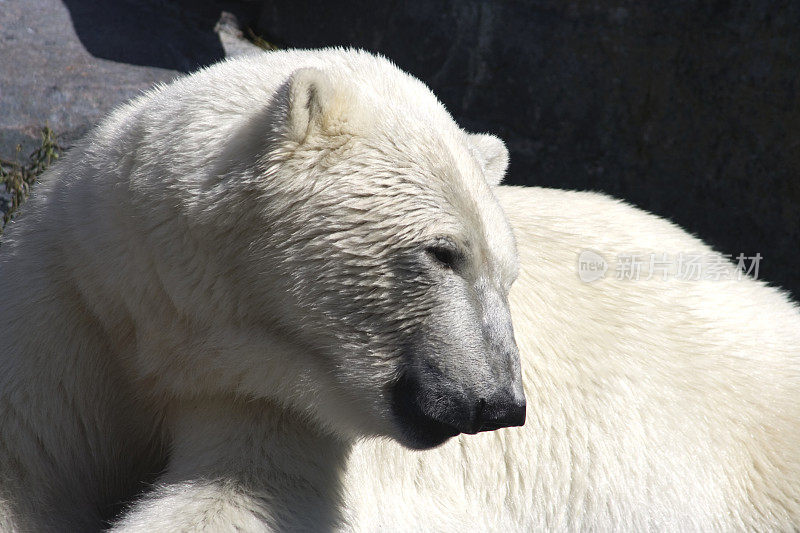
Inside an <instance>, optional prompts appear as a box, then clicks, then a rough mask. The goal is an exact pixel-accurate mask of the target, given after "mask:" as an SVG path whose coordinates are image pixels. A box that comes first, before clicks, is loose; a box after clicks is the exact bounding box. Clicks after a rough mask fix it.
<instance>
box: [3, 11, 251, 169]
mask: <svg viewBox="0 0 800 533" xmlns="http://www.w3.org/2000/svg"><path fill="white" fill-rule="evenodd" d="M228 4H231V6H229V5H228ZM248 5H249V4H242V3H241V2H233V3H230V2H229V3H217V2H213V1H208V0H198V1H196V2H188V1H185V0H184V1H158V0H141V1H134V0H115V1H114V2H95V1H92V0H65V1H63V2H62V1H59V0H0V54H2V57H3V58H4V60H3V61H0V156H4V157H7V158H8V157H13V156H14V153H15V151H16V150H15V146H16V145H17V144H22V150H21V155H22V157H23V158H26V157H27V155H28V154H29V153H30V152H31V151H32V150H33V149H34V147H35V146H36V144H37V142H38V140H39V132H40V130H41V128H42V126H45V125H49V126H50V127H51V128H52V129H53V130H54V131H55V132H57V133H58V134H59V141H60V143H61V144H62V145H64V146H65V147H69V146H70V145H71V144H72V143H74V142H75V140H77V139H78V138H80V137H81V136H83V134H84V133H85V132H86V131H87V130H88V129H89V128H91V127H92V125H94V124H95V123H96V122H97V121H98V120H99V119H101V118H102V117H103V116H104V115H105V114H106V113H108V112H109V111H110V110H111V109H112V108H113V107H114V106H116V105H118V104H120V103H123V102H125V101H126V100H128V99H130V98H131V97H133V96H136V95H137V94H139V93H140V92H142V91H143V90H146V89H148V88H150V87H152V86H153V85H154V84H155V83H158V82H167V81H169V80H171V79H173V78H174V77H175V76H177V75H179V74H180V73H182V72H188V71H191V70H194V69H196V68H198V67H201V66H204V65H208V64H211V63H213V62H215V61H218V60H220V59H222V58H224V57H226V55H231V54H238V53H243V52H245V51H254V50H258V49H257V48H256V47H255V46H253V45H251V44H249V43H247V42H245V41H244V40H243V39H241V32H239V34H238V36H237V34H236V31H235V30H233V29H232V28H231V25H232V24H235V20H236V18H235V17H236V16H235V15H234V14H233V13H243V12H245V11H246V10H245V8H246V7H247V6H248ZM243 6H244V7H243ZM223 9H226V10H228V11H229V13H230V14H229V15H228V21H227V22H226V24H225V25H224V26H222V27H221V28H220V29H221V30H222V32H221V33H222V35H223V36H222V37H221V36H220V34H218V33H215V31H214V29H215V25H216V24H217V22H218V20H219V18H220V14H221V12H222V10H223ZM250 9H253V7H250Z"/></svg>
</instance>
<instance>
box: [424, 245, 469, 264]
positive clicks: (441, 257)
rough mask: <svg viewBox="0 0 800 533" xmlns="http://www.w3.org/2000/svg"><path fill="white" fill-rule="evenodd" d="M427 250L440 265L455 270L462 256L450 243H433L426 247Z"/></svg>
mask: <svg viewBox="0 0 800 533" xmlns="http://www.w3.org/2000/svg"><path fill="white" fill-rule="evenodd" d="M425 252H427V254H428V255H429V256H431V257H432V258H433V259H434V260H435V261H436V262H437V263H438V264H439V265H440V266H442V267H444V268H447V269H450V270H455V269H456V268H457V267H458V264H459V263H460V262H461V258H462V255H461V254H460V253H459V252H458V250H456V248H455V247H454V246H452V245H451V244H449V243H436V244H432V245H430V246H428V247H427V248H425Z"/></svg>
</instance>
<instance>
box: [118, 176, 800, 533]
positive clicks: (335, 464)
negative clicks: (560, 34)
mask: <svg viewBox="0 0 800 533" xmlns="http://www.w3.org/2000/svg"><path fill="white" fill-rule="evenodd" d="M490 178H491V179H492V180H496V179H498V177H496V176H492V177H490ZM494 192H495V194H496V195H497V197H498V198H499V200H500V203H501V205H502V206H503V208H504V210H505V212H506V214H507V216H508V219H509V221H510V222H511V224H512V226H513V228H514V232H515V235H516V241H517V249H518V252H519V262H520V272H519V278H518V279H517V281H516V282H515V283H514V285H513V287H512V289H511V292H510V298H509V299H510V305H511V312H512V319H513V323H514V326H515V332H516V339H517V342H518V344H519V348H520V352H521V354H522V369H523V382H524V387H525V394H526V397H527V400H528V417H527V421H526V423H525V425H524V427H522V428H511V429H503V430H499V431H495V432H490V433H482V434H480V435H460V436H457V437H454V438H452V439H450V440H449V441H447V442H446V443H445V444H443V445H442V446H440V447H437V448H435V449H432V450H426V451H414V450H409V449H407V448H405V447H403V446H401V445H400V444H398V443H397V442H395V441H392V440H389V439H365V440H361V441H359V442H357V443H356V444H355V445H354V446H352V448H351V449H350V450H349V453H348V454H347V456H346V457H345V456H343V455H334V454H331V453H330V450H328V449H325V450H321V449H318V450H316V451H317V453H312V452H313V450H314V447H313V446H312V445H310V444H309V443H308V442H307V441H303V442H302V443H301V444H296V443H297V442H299V441H297V440H295V439H294V438H291V441H292V443H293V446H295V447H294V448H292V449H280V447H279V446H277V445H276V440H275V439H276V437H275V434H276V433H275V430H274V425H272V424H270V423H267V424H265V423H264V422H263V421H262V420H261V419H260V418H259V417H258V416H257V415H255V414H253V413H252V412H251V411H250V410H249V409H240V410H239V411H237V412H232V411H231V410H230V409H229V408H225V409H221V410H215V411H208V410H206V406H203V411H202V412H201V411H199V410H198V413H197V416H198V418H202V420H203V422H202V423H201V422H199V421H198V422H197V428H198V429H196V430H195V431H197V432H198V434H197V436H196V439H197V440H198V441H200V440H201V439H206V440H205V441H204V442H203V445H202V446H198V447H197V449H196V450H195V452H194V455H192V454H188V453H187V454H186V455H187V456H189V457H197V456H199V457H202V460H201V461H200V463H202V465H203V466H202V472H203V473H202V474H201V475H197V474H195V475H194V476H192V475H190V474H189V472H192V471H193V470H194V469H196V468H197V464H198V461H197V460H196V459H190V460H187V461H188V463H187V464H186V465H182V466H180V467H179V470H181V472H183V473H182V474H180V475H173V476H172V477H170V478H168V479H164V480H162V481H163V482H162V484H161V485H160V487H159V488H157V489H156V490H155V491H154V492H153V493H152V494H150V495H149V496H148V497H146V498H144V499H143V500H141V501H140V502H139V503H138V504H137V505H135V506H134V507H133V508H132V509H131V510H130V512H129V514H127V515H126V516H125V517H124V518H123V519H122V520H121V521H120V522H119V523H118V524H117V527H118V530H119V531H135V532H138V531H141V532H144V531H148V530H151V529H153V528H155V529H161V530H166V529H183V530H193V529H194V530H214V529H215V528H220V527H229V528H231V529H234V527H238V528H239V529H241V530H247V531H269V530H270V526H269V523H268V522H267V521H264V520H263V519H261V518H260V513H261V512H263V511H262V509H264V508H265V507H266V508H269V500H267V499H266V498H265V496H264V495H265V494H267V493H268V492H269V487H271V486H272V485H273V483H275V479H274V473H273V468H274V464H275V463H276V462H282V464H283V466H284V468H286V469H287V472H290V473H291V475H294V476H299V477H301V478H302V479H304V480H308V479H314V480H315V481H314V483H316V486H317V487H318V489H317V490H318V491H319V492H323V491H326V494H327V497H328V498H330V499H331V500H333V501H336V502H337V506H338V509H340V513H339V516H338V522H337V524H338V529H339V530H341V531H460V530H464V529H467V528H469V530H470V531H539V530H553V531H577V530H594V531H640V530H657V531H663V530H669V531H675V530H677V531H709V530H717V531H739V530H754V531H776V530H782V531H791V530H795V529H797V527H798V525H799V524H800V446H798V444H797V442H798V438H800V402H798V401H797V399H798V397H800V312H798V308H797V306H796V305H795V304H793V303H792V302H790V301H789V300H788V299H787V297H786V296H785V295H784V294H783V293H782V292H780V291H779V290H776V289H774V288H771V287H769V286H766V285H765V284H763V283H761V282H759V281H756V280H753V279H751V278H749V277H743V276H741V275H740V273H739V272H738V271H737V269H736V267H735V266H734V265H733V264H731V262H730V261H729V260H728V259H727V258H725V257H723V256H720V255H719V254H716V253H715V252H713V250H711V249H710V248H709V247H708V246H706V245H705V244H704V243H702V242H701V241H699V240H698V239H696V238H694V237H692V236H690V235H689V234H687V233H686V232H685V231H683V230H681V229H680V228H678V227H677V226H675V225H673V224H672V223H670V222H668V221H666V220H664V219H661V218H659V217H656V216H654V215H651V214H649V213H646V212H644V211H642V210H639V209H636V208H634V207H631V206H629V205H626V204H625V203H623V202H620V201H618V200H615V199H612V198H609V197H606V196H604V195H601V194H597V193H585V192H571V191H559V190H548V189H540V188H518V187H506V186H499V187H496V188H495V190H494ZM586 251H591V252H592V253H593V254H595V256H598V257H602V258H605V260H606V261H607V262H608V265H607V266H608V267H609V269H611V268H612V267H613V266H614V265H613V264H612V260H613V258H614V257H616V256H618V255H619V256H621V257H624V256H625V255H626V254H638V255H640V256H641V257H648V255H649V254H650V253H655V254H657V256H658V257H663V256H664V255H663V254H666V257H669V258H672V259H675V258H676V257H680V254H685V255H686V257H689V256H697V255H700V256H702V257H703V258H704V259H703V261H704V264H706V265H716V266H717V268H718V270H716V271H715V273H714V275H709V276H708V278H707V279H703V275H702V272H698V274H700V275H701V276H700V279H691V278H690V279H680V278H679V277H677V272H676V271H675V270H671V271H669V272H666V271H665V272H656V273H655V275H651V274H650V273H648V272H642V273H641V276H640V277H638V279H637V278H636V277H635V276H622V275H617V274H615V273H614V272H613V270H609V272H607V273H606V275H605V276H601V277H599V278H597V279H594V280H590V282H587V281H583V280H582V279H581V276H579V273H580V272H579V268H578V267H579V264H578V261H579V258H580V257H581V255H582V253H585V252H586ZM620 262H622V261H620ZM617 266H619V265H617ZM673 266H675V267H677V264H675V265H673ZM629 278H630V279H629ZM209 426H213V427H214V431H213V432H209V431H208V427H209ZM201 431H202V433H200V432H201ZM256 435H257V436H258V438H255V436H256ZM331 477H335V478H336V479H335V481H334V482H331V479H330V478H331ZM291 479H292V478H291V476H290V477H287V478H284V479H283V482H284V483H286V485H287V486H289V487H291V486H292V485H293V483H292V482H291ZM331 486H335V487H337V488H338V491H336V492H331V491H330V488H331ZM316 525H317V526H318V524H316ZM314 526H315V524H313V523H311V524H310V525H309V529H315V527H314ZM317 529H318V527H317Z"/></svg>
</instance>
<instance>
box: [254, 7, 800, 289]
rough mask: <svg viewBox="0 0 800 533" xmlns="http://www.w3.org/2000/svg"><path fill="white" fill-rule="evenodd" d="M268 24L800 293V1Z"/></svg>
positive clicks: (524, 175)
mask: <svg viewBox="0 0 800 533" xmlns="http://www.w3.org/2000/svg"><path fill="white" fill-rule="evenodd" d="M259 29H260V30H261V32H262V33H263V34H264V35H265V36H266V37H267V38H268V39H270V40H272V41H274V42H276V43H277V44H279V45H290V46H294V47H318V46H329V45H352V46H357V47H363V48H366V49H369V50H372V51H377V52H381V53H383V54H385V55H386V56H388V57H390V58H391V59H393V60H394V61H395V62H396V63H397V64H398V65H399V66H400V67H402V68H404V69H406V70H408V71H410V72H411V73H413V74H415V75H416V76H418V77H420V78H421V79H423V80H424V81H425V82H427V83H428V84H429V85H430V86H431V87H432V89H433V90H434V92H436V93H437V95H439V97H440V98H441V99H442V101H443V102H444V103H445V104H446V105H447V107H448V109H449V110H450V111H451V112H452V113H453V114H454V115H455V116H456V118H457V120H458V121H459V122H460V123H461V124H463V125H464V126H465V127H466V128H468V129H470V130H473V131H488V132H492V133H496V134H498V135H500V136H501V137H503V138H504V139H505V140H506V141H507V143H508V146H509V148H510V150H511V168H510V175H509V178H508V182H510V183H514V184H525V185H544V186H549V187H560V188H571V189H591V190H600V191H604V192H607V193H609V194H612V195H614V196H618V197H621V198H624V199H626V200H628V201H631V202H633V203H635V204H636V205H638V206H640V207H643V208H645V209H648V210H650V211H652V212H654V213H657V214H659V215H661V216H665V217H668V218H670V219H672V220H674V221H675V222H677V223H679V224H680V225H682V226H683V227H685V228H687V229H688V230H689V231H692V232H693V233H696V234H697V235H699V236H700V237H702V238H703V239H705V240H706V241H708V242H710V243H711V244H713V245H714V246H715V247H716V248H717V249H718V250H720V251H722V252H725V253H730V254H733V255H734V256H736V255H738V254H739V253H740V252H744V253H745V254H746V255H748V256H751V255H755V253H756V252H760V253H761V255H762V256H763V257H764V258H763V260H762V261H761V264H760V272H759V277H760V278H765V279H767V280H769V281H771V282H775V283H778V284H780V285H782V286H784V287H785V288H787V289H790V290H792V291H793V292H794V294H795V296H800V253H798V251H797V245H798V243H800V3H798V2H768V1H766V0H764V1H757V0H756V1H745V0H729V1H714V2H702V1H695V2H674V1H670V2H632V1H619V2H609V1H600V0H598V1H591V2H590V1H578V2H560V1H502V2H499V1H498V2H478V1H475V0H453V1H443V2H427V1H420V2H399V3H398V2H366V1H363V0H356V1H349V2H302V1H300V2H298V1H296V0H292V1H287V0H275V1H270V2H267V3H265V4H264V7H263V9H262V12H261V17H260V21H259ZM532 208H535V207H533V206H532ZM687 252H691V251H687Z"/></svg>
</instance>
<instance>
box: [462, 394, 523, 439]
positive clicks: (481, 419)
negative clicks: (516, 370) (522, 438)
mask: <svg viewBox="0 0 800 533" xmlns="http://www.w3.org/2000/svg"><path fill="white" fill-rule="evenodd" d="M526 407H527V406H526V404H525V397H524V396H519V395H518V394H515V393H514V391H513V390H511V391H504V392H503V393H501V394H499V395H497V396H496V397H495V398H492V399H491V400H490V401H488V402H487V401H485V400H484V399H483V398H481V399H480V400H479V401H478V414H477V416H476V426H477V427H478V431H493V430H495V429H501V428H508V427H517V426H522V425H524V424H525V411H526ZM465 433H469V432H468V431H465Z"/></svg>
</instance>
